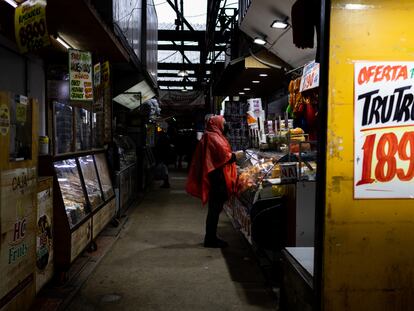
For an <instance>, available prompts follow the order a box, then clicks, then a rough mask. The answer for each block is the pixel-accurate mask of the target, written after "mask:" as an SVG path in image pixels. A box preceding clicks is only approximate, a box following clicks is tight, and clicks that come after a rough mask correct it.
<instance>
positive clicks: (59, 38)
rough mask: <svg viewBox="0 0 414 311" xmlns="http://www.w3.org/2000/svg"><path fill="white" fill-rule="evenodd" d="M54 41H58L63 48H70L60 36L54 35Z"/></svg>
mask: <svg viewBox="0 0 414 311" xmlns="http://www.w3.org/2000/svg"><path fill="white" fill-rule="evenodd" d="M56 41H57V42H59V43H60V44H61V45H62V46H63V47H64V48H65V49H67V50H69V49H70V48H72V47H71V46H70V45H69V44H68V43H67V42H66V41H65V40H63V39H62V38H61V37H59V36H58V37H56Z"/></svg>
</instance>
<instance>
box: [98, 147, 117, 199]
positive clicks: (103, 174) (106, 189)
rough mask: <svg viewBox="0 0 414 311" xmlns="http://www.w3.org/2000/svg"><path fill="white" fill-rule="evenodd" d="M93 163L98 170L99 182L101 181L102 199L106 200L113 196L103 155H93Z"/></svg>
mask: <svg viewBox="0 0 414 311" xmlns="http://www.w3.org/2000/svg"><path fill="white" fill-rule="evenodd" d="M95 163H96V168H97V170H98V175H99V180H100V181H101V186H102V191H103V196H104V199H105V200H108V199H109V198H111V197H112V196H113V195H114V189H113V188H112V181H111V176H110V175H109V168H108V164H107V162H106V158H105V154H103V153H98V154H95Z"/></svg>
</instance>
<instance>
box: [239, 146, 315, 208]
mask: <svg viewBox="0 0 414 311" xmlns="http://www.w3.org/2000/svg"><path fill="white" fill-rule="evenodd" d="M314 147H315V148H316V142H315V143H313V142H306V143H300V145H299V152H297V153H279V152H262V151H257V150H246V152H245V156H244V158H243V159H242V160H241V161H239V162H238V181H237V196H238V198H239V199H241V200H242V201H243V203H245V204H246V205H247V206H250V205H252V204H254V203H255V202H256V201H257V200H258V199H268V198H273V197H278V196H283V194H284V187H283V185H285V184H289V183H295V182H297V181H314V180H315V179H316V150H315V148H314ZM288 173H289V176H287V175H288ZM282 174H283V178H282Z"/></svg>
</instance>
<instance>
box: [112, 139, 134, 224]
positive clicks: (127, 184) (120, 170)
mask: <svg viewBox="0 0 414 311" xmlns="http://www.w3.org/2000/svg"><path fill="white" fill-rule="evenodd" d="M114 141H115V144H116V147H117V150H116V153H117V154H116V158H117V161H115V162H116V163H115V191H116V193H117V198H118V202H117V216H118V217H120V216H121V215H123V214H124V213H125V211H126V210H127V208H128V207H129V205H130V204H131V203H132V202H133V201H134V199H135V198H136V196H137V191H138V167H137V151H136V146H135V143H134V142H133V141H132V139H131V138H129V137H128V136H123V135H118V136H115V138H114Z"/></svg>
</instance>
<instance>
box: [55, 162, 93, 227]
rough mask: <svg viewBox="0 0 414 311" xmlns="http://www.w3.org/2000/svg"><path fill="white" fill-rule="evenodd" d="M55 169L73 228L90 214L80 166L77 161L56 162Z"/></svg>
mask: <svg viewBox="0 0 414 311" xmlns="http://www.w3.org/2000/svg"><path fill="white" fill-rule="evenodd" d="M54 168H55V172H56V177H57V181H58V183H59V188H60V192H61V194H62V199H63V203H64V206H65V210H66V215H67V217H68V221H69V225H70V227H71V228H72V227H74V226H75V225H76V224H78V223H79V222H81V221H82V220H83V219H84V218H85V217H86V216H87V214H88V213H89V210H88V207H87V203H86V200H85V195H84V192H83V189H82V183H81V179H80V176H79V170H78V166H77V163H76V160H75V159H67V160H62V161H57V162H55V163H54Z"/></svg>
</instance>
